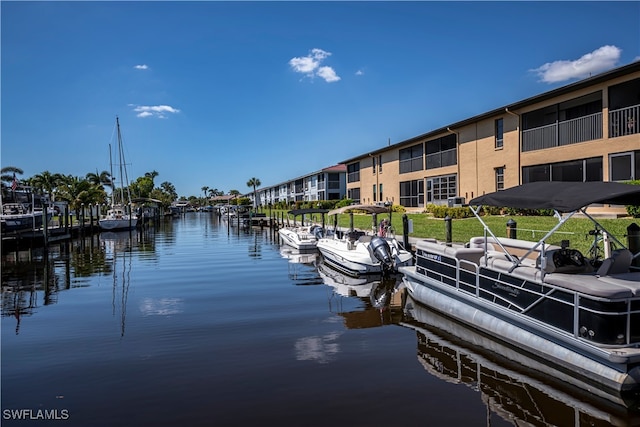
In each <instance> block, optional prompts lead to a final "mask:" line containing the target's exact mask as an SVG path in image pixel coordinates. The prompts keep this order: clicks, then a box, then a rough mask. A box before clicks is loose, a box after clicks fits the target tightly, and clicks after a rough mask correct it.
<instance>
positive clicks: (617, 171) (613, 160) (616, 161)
mask: <svg viewBox="0 0 640 427" xmlns="http://www.w3.org/2000/svg"><path fill="white" fill-rule="evenodd" d="M609 179H610V180H611V181H630V180H635V179H640V151H631V152H627V153H618V154H611V155H610V156H609Z"/></svg>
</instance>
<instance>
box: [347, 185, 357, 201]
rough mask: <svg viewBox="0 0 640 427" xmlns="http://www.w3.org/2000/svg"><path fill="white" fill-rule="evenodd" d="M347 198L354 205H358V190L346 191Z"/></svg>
mask: <svg viewBox="0 0 640 427" xmlns="http://www.w3.org/2000/svg"><path fill="white" fill-rule="evenodd" d="M347 197H348V198H350V199H351V200H353V201H354V203H360V189H359V188H350V189H349V190H347Z"/></svg>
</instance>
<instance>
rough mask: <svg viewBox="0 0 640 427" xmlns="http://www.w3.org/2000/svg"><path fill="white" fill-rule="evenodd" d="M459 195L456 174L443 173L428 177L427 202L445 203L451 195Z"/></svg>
mask: <svg viewBox="0 0 640 427" xmlns="http://www.w3.org/2000/svg"><path fill="white" fill-rule="evenodd" d="M457 195H458V179H457V176H456V175H443V176H439V177H434V178H428V179H427V203H435V204H444V203H447V200H448V199H449V197H456V196H457Z"/></svg>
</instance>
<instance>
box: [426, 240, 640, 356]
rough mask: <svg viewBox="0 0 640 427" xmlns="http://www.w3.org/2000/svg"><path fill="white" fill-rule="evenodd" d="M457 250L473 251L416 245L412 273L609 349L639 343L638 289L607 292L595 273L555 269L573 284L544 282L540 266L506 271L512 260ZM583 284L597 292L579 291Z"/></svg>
mask: <svg viewBox="0 0 640 427" xmlns="http://www.w3.org/2000/svg"><path fill="white" fill-rule="evenodd" d="M461 249H466V251H470V250H471V251H473V250H474V248H458V249H454V248H448V247H445V246H443V247H442V248H441V249H440V250H439V251H426V250H423V249H419V250H418V251H417V252H416V272H417V273H418V274H420V275H423V276H426V277H428V278H430V279H432V280H433V281H436V282H438V283H442V284H444V285H448V286H450V287H451V288H453V289H455V291H456V292H460V293H461V294H464V295H467V296H468V297H471V298H475V299H478V300H480V301H486V302H488V303H492V304H494V305H497V306H499V307H500V309H499V310H504V311H505V315H513V316H516V317H518V318H521V317H523V316H524V317H525V318H526V319H527V321H528V322H534V323H535V322H537V323H540V324H544V325H545V326H546V327H549V328H551V329H552V330H555V331H556V332H557V333H560V334H567V335H571V336H573V337H575V338H576V339H578V340H580V341H583V342H585V343H591V344H598V345H604V346H607V347H612V348H615V347H628V346H629V345H640V293H638V292H636V295H634V293H633V292H632V291H631V290H629V289H627V288H623V287H621V286H619V287H616V286H615V285H612V289H613V290H612V291H610V294H609V295H607V291H606V290H605V289H603V283H602V282H597V281H598V278H597V276H595V275H581V274H575V275H571V274H555V276H558V277H562V280H572V279H574V280H573V284H572V285H571V284H570V285H571V286H573V288H574V289H571V288H568V287H565V286H559V285H556V284H552V283H549V282H546V281H545V282H543V281H542V278H541V277H542V274H541V271H540V269H539V268H535V267H528V266H519V267H517V268H516V269H515V270H513V271H512V272H509V269H508V266H507V265H506V264H511V263H510V262H509V261H507V260H506V259H505V260H501V261H504V263H505V266H504V267H505V268H504V269H503V270H504V271H502V269H500V268H499V267H496V266H495V264H492V267H491V268H488V267H486V266H484V265H482V264H481V262H480V261H479V260H478V261H476V260H474V259H473V257H475V256H477V255H475V254H474V253H473V252H468V253H465V251H464V250H461ZM477 249H478V248H475V250H476V251H477ZM447 252H448V253H447ZM559 280H561V279H559ZM589 281H592V282H593V283H592V285H589V284H588V283H587V282H589ZM587 286H591V288H590V289H591V290H594V289H595V290H596V291H599V292H600V294H590V293H587V291H588V290H589V289H584V290H580V289H583V287H587ZM597 287H600V289H597ZM508 313H510V314H508Z"/></svg>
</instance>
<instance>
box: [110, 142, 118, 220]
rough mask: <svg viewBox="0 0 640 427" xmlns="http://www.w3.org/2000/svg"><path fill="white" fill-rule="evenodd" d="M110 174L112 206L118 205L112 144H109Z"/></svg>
mask: <svg viewBox="0 0 640 427" xmlns="http://www.w3.org/2000/svg"><path fill="white" fill-rule="evenodd" d="M109 173H110V174H111V206H112V207H113V205H115V204H116V196H115V192H116V188H115V183H114V180H113V159H112V158H111V144H109Z"/></svg>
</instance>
